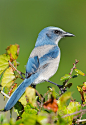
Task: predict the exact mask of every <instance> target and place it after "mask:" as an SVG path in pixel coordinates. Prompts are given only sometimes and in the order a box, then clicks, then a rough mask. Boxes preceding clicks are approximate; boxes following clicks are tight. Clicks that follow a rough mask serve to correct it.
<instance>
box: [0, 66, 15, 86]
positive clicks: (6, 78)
mask: <svg viewBox="0 0 86 125" xmlns="http://www.w3.org/2000/svg"><path fill="white" fill-rule="evenodd" d="M14 79H15V75H14V72H13V69H12V68H11V67H9V68H8V69H6V71H5V72H4V74H3V78H2V82H1V85H2V87H5V86H7V87H8V88H9V87H10V86H11V85H12V84H13V82H14V81H13V80H14Z"/></svg>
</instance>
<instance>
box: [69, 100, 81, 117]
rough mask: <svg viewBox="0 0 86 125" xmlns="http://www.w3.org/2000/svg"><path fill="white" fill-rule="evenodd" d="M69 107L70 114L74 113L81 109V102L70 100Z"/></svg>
mask: <svg viewBox="0 0 86 125" xmlns="http://www.w3.org/2000/svg"><path fill="white" fill-rule="evenodd" d="M67 109H68V114H71V113H74V112H76V111H79V110H80V109H81V104H79V102H70V103H69V105H68V106H67ZM76 115H77V114H76ZM73 116H75V115H73Z"/></svg>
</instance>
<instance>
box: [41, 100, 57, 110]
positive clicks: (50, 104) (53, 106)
mask: <svg viewBox="0 0 86 125" xmlns="http://www.w3.org/2000/svg"><path fill="white" fill-rule="evenodd" d="M43 107H44V108H45V109H48V110H53V111H54V112H57V110H58V105H57V100H56V99H54V98H51V99H49V100H48V101H46V102H45V103H44V104H43Z"/></svg>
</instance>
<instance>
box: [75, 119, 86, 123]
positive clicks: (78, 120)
mask: <svg viewBox="0 0 86 125" xmlns="http://www.w3.org/2000/svg"><path fill="white" fill-rule="evenodd" d="M79 122H86V119H82V120H81V119H77V121H76V123H79Z"/></svg>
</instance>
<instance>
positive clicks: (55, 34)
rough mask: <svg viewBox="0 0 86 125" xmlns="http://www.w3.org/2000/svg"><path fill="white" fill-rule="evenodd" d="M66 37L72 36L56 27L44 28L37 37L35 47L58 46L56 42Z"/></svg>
mask: <svg viewBox="0 0 86 125" xmlns="http://www.w3.org/2000/svg"><path fill="white" fill-rule="evenodd" d="M66 36H74V35H73V34H71V33H68V32H65V31H64V30H62V29H60V28H58V27H53V26H50V27H46V28H44V29H43V30H42V31H41V32H40V33H39V35H38V38H37V41H36V44H35V46H43V45H49V44H50V45H55V44H57V45H58V42H59V40H60V39H61V38H63V37H66Z"/></svg>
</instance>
